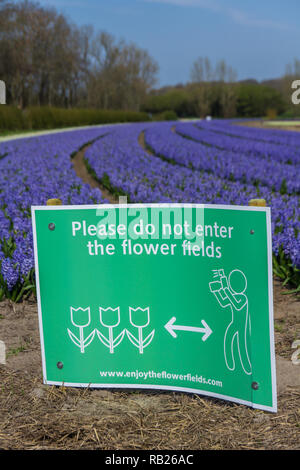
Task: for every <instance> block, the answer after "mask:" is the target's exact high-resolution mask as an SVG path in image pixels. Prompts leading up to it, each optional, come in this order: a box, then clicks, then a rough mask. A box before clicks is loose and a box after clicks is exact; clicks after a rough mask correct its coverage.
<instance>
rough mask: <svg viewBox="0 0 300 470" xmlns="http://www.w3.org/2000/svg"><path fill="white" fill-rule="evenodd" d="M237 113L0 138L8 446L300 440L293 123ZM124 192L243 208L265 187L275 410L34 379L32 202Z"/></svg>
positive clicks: (254, 445) (0, 426) (96, 200)
mask: <svg viewBox="0 0 300 470" xmlns="http://www.w3.org/2000/svg"><path fill="white" fill-rule="evenodd" d="M239 124H240V123H239V122H235V121H225V120H222V121H221V120H220V121H218V120H212V121H210V122H207V121H188V122H183V121H174V122H173V121H165V122H163V121H161V122H147V123H131V124H122V125H117V124H116V125H106V126H103V127H91V128H86V129H78V130H72V131H66V132H61V133H51V134H46V135H41V136H34V137H28V138H21V139H16V140H11V141H6V142H2V143H0V323H1V335H0V340H1V341H0V348H1V342H2V341H3V343H2V344H5V347H6V364H5V365H3V364H0V370H1V388H0V397H1V398H0V402H1V405H0V414H1V413H2V414H3V416H4V419H2V420H0V443H1V442H2V446H3V447H4V448H5V449H31V450H32V449H56V450H57V449H59V450H71V449H72V450H78V449H92V450H94V449H97V450H100V449H105V450H107V449H111V448H116V449H122V450H128V449H132V450H139V449H182V450H189V451H190V449H191V448H195V449H277V448H278V449H296V448H298V447H299V371H298V368H299V365H294V363H292V361H291V358H292V354H293V353H294V355H295V352H296V353H297V351H298V350H296V349H292V347H293V344H295V340H296V339H297V337H298V336H297V331H299V294H298V292H299V290H300V287H299V286H300V276H299V272H300V257H299V248H300V235H299V232H300V199H299V179H300V178H299V171H300V163H299V162H300V157H299V152H300V133H297V132H289V131H275V130H264V129H260V128H255V127H245V126H241V125H239ZM281 150H282V151H281ZM120 195H123V196H126V197H127V201H128V202H129V203H137V202H141V203H146V202H147V203H149V202H150V203H161V202H166V203H169V202H179V203H209V204H226V205H228V204H233V205H248V203H249V200H250V199H257V198H261V199H265V200H266V202H267V205H268V206H270V207H271V216H272V239H273V240H272V241H273V271H274V282H273V287H274V330H275V331H274V335H275V347H276V369H277V372H276V373H277V384H278V385H277V389H278V413H277V414H276V415H274V417H273V416H272V415H271V414H270V413H267V412H263V411H261V410H255V409H252V408H250V407H249V408H248V407H244V406H242V405H234V404H232V403H231V404H228V402H225V401H223V400H218V399H215V398H208V397H205V398H203V397H201V396H200V395H199V396H198V395H193V394H186V393H180V392H170V393H169V392H167V391H159V390H155V391H153V390H150V391H148V390H142V391H137V390H129V389H128V390H126V391H124V390H117V389H115V390H113V389H109V388H108V389H101V390H100V389H93V388H90V387H88V388H83V389H81V388H73V387H64V386H62V387H56V386H46V385H43V384H42V383H41V381H42V360H41V344H40V333H39V322H38V309H37V300H36V286H35V272H34V257H33V236H32V225H31V206H32V205H45V204H46V203H47V200H48V199H52V198H59V199H61V201H62V203H63V204H65V205H81V204H84V205H86V204H100V205H101V204H103V203H105V204H107V203H113V204H115V203H118V201H119V200H118V196H120ZM110 282H113V280H110ZM297 291H298V292H297ZM295 292H297V293H295ZM283 294H288V295H283ZM0 352H1V351H0ZM102 359H103V357H102V356H99V361H101V360H102ZM0 362H1V354H0ZM58 413H59V419H57V416H58ZM162 418H163V419H162ZM245 423H246V424H247V425H246V426H245ZM225 427H226V433H224V429H225ZM203 429H205V432H204V433H203ZM0 445H1V444H0Z"/></svg>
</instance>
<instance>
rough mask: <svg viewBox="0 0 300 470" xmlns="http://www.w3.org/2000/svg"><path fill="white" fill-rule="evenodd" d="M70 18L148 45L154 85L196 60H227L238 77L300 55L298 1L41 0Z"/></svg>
mask: <svg viewBox="0 0 300 470" xmlns="http://www.w3.org/2000/svg"><path fill="white" fill-rule="evenodd" d="M39 3H40V4H42V5H44V6H46V5H47V6H53V7H55V8H56V9H57V10H58V11H60V12H62V13H64V14H65V15H66V16H67V17H68V18H69V19H70V20H72V21H73V22H75V23H77V24H79V25H83V24H91V25H93V26H94V28H95V29H96V30H104V31H107V32H110V33H111V34H113V35H114V36H116V37H117V38H123V39H125V40H126V41H128V42H134V43H136V44H137V45H138V46H139V47H141V48H143V49H147V50H148V52H149V53H150V55H151V56H152V57H154V58H155V59H156V61H157V62H158V64H159V68H160V71H159V77H158V84H157V86H164V85H168V84H169V85H174V84H176V83H180V82H181V83H186V82H187V81H189V78H190V70H191V66H192V64H193V62H194V61H195V60H196V58H197V57H199V56H203V57H204V56H207V57H209V58H210V59H211V61H212V63H216V62H217V61H218V60H220V59H224V60H225V61H226V62H227V63H228V65H231V66H232V67H233V68H234V69H235V70H236V72H237V78H238V80H242V79H245V78H256V79H257V80H263V79H269V78H276V77H279V76H281V75H282V74H283V73H284V71H285V66H286V64H288V63H291V62H293V60H294V58H296V57H298V58H299V59H300V27H299V18H300V0H287V1H283V0H40V1H39Z"/></svg>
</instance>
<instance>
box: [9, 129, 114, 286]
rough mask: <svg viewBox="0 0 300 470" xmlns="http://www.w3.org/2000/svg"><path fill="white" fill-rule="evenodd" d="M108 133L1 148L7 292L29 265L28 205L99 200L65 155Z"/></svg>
mask: <svg viewBox="0 0 300 470" xmlns="http://www.w3.org/2000/svg"><path fill="white" fill-rule="evenodd" d="M107 132H108V130H107V128H92V129H88V130H79V131H72V132H71V131H69V132H65V133H57V134H49V135H45V136H39V137H31V138H24V139H18V140H14V141H9V142H6V143H2V144H0V155H5V156H4V157H2V158H1V159H0V281H1V276H2V279H3V281H4V283H5V284H6V286H7V289H8V290H9V291H11V290H12V289H13V288H14V286H15V285H16V284H17V283H18V282H20V283H22V282H23V280H24V279H25V278H26V276H27V275H28V274H29V273H30V271H31V270H32V268H33V266H34V260H33V241H32V226H31V215H30V207H31V205H44V204H46V202H47V200H48V199H50V198H57V197H58V198H60V199H61V200H62V202H63V204H92V203H101V202H103V201H104V199H103V198H102V194H101V191H100V190H99V189H91V188H90V187H89V185H87V184H83V182H82V181H81V179H80V178H78V177H77V175H76V173H75V171H74V170H73V166H72V162H71V159H70V156H71V154H72V153H73V152H75V151H77V150H78V149H79V148H81V147H82V146H83V145H84V144H86V143H87V142H90V141H93V140H94V139H95V138H98V137H99V136H102V135H104V134H105V133H107ZM0 291H1V282H0ZM0 294H1V292H0Z"/></svg>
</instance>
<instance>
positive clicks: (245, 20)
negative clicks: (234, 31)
mask: <svg viewBox="0 0 300 470" xmlns="http://www.w3.org/2000/svg"><path fill="white" fill-rule="evenodd" d="M142 1H143V2H147V3H167V4H170V5H177V6H181V7H199V8H203V9H205V10H210V11H213V12H215V13H221V14H223V15H226V16H228V17H229V18H231V19H232V20H233V21H234V22H235V23H238V24H241V25H245V26H252V27H256V28H270V29H277V30H286V29H291V28H290V27H289V26H288V25H287V24H284V23H279V22H276V21H272V20H269V19H266V20H265V19H260V18H256V17H253V16H251V15H249V14H248V13H245V12H244V11H242V10H238V9H235V8H230V7H228V6H226V5H223V4H221V3H220V2H217V1H215V0H142Z"/></svg>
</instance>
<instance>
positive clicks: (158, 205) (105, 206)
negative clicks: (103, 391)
mask: <svg viewBox="0 0 300 470" xmlns="http://www.w3.org/2000/svg"><path fill="white" fill-rule="evenodd" d="M176 207H177V208H196V209H222V210H224V209H225V210H239V211H241V210H244V211H256V212H265V213H266V224H267V250H268V301H269V332H270V359H271V378H272V402H273V406H266V405H261V404H258V403H255V402H253V401H251V402H249V401H245V400H240V399H238V398H234V397H229V396H227V395H222V394H219V393H214V392H208V391H206V390H205V391H204V390H199V389H193V388H186V387H174V386H173V387H169V386H167V385H159V386H158V385H155V384H153V385H150V384H147V385H142V384H136V385H134V386H133V384H98V383H88V384H87V383H72V382H56V381H51V380H47V374H46V358H45V350H44V336H43V321H42V307H41V295H40V282H39V264H38V249H37V234H36V220H35V212H36V211H41V210H43V211H49V210H50V211H51V210H78V209H84V210H86V209H89V210H97V209H102V210H107V209H120V208H176ZM31 214H32V227H33V246H34V260H35V277H36V292H37V304H38V317H39V329H40V340H41V355H42V369H43V383H44V384H45V385H58V386H69V387H84V388H87V387H89V388H120V389H126V388H127V389H157V390H170V391H180V392H188V393H195V394H197V395H204V396H208V397H213V398H218V399H223V400H227V401H230V402H234V403H238V404H242V405H246V406H250V407H251V408H256V409H259V410H265V411H270V412H274V413H276V412H277V385H276V359H275V342H274V308H273V270H272V232H271V209H270V207H261V206H238V205H225V204H224V205H222V204H216V205H214V204H193V203H155V204H153V203H141V204H139V203H134V204H91V205H87V204H82V205H57V206H31Z"/></svg>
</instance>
